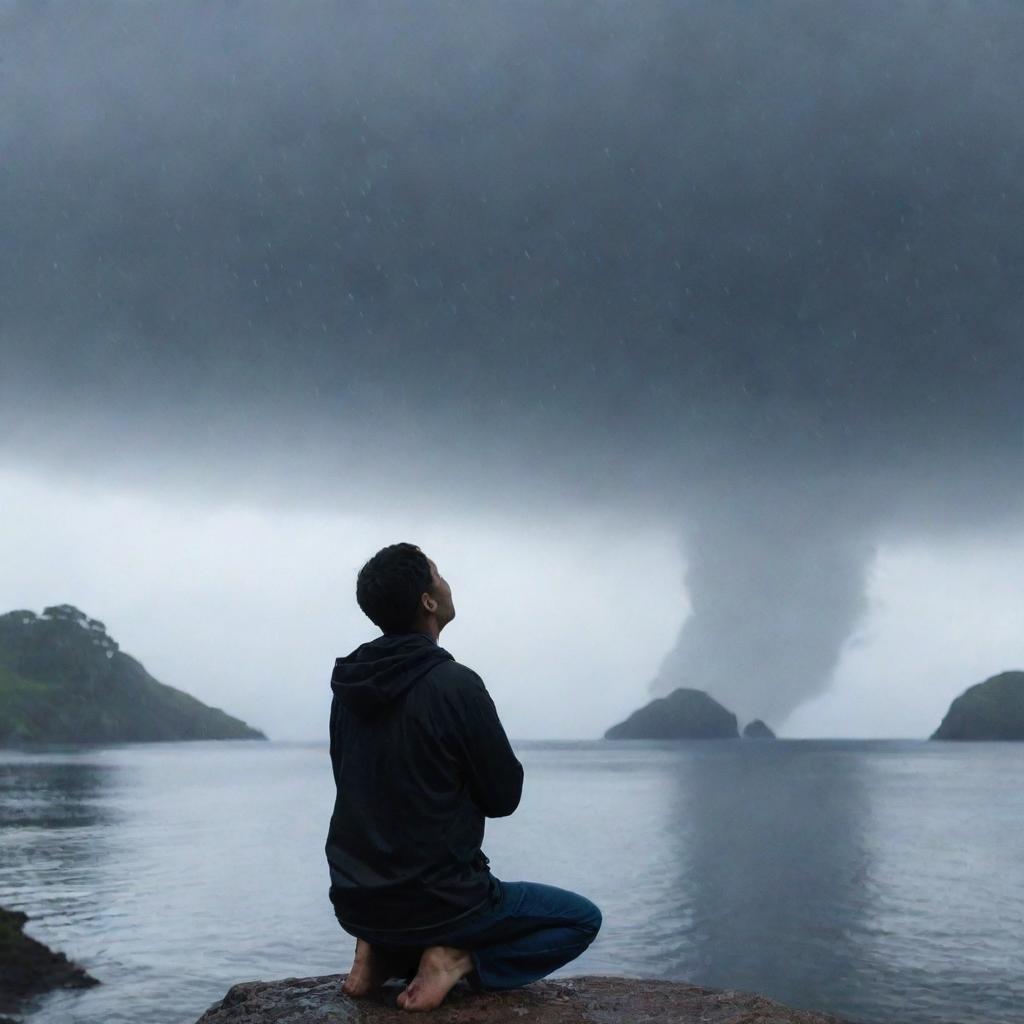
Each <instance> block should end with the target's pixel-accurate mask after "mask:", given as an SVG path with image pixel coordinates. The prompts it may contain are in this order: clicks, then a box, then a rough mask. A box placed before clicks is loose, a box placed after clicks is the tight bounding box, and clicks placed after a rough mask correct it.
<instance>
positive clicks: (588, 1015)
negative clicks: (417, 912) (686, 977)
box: [196, 974, 844, 1024]
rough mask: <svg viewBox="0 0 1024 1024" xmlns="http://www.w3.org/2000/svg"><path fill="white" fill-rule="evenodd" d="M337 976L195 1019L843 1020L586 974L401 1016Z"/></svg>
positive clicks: (389, 1001)
mask: <svg viewBox="0 0 1024 1024" xmlns="http://www.w3.org/2000/svg"><path fill="white" fill-rule="evenodd" d="M344 980H345V975H343V974H331V975H327V976H325V977H322V978H286V979H284V980H283V981H269V982H268V981H252V982H246V983H244V984H240V985H235V986H233V987H232V988H231V989H230V991H229V992H228V994H227V995H226V996H225V997H224V998H223V999H222V1000H221V1001H220V1002H219V1003H215V1004H214V1005H213V1006H211V1007H210V1009H209V1010H207V1011H206V1013H204V1014H203V1015H202V1017H200V1018H199V1020H198V1021H197V1022H196V1024H271V1022H273V1024H349V1022H359V1024H377V1022H382V1021H388V1022H391V1024H395V1022H397V1021H415V1020H418V1019H420V1018H421V1017H424V1018H425V1019H427V1020H429V1021H431V1022H432V1024H506V1022H509V1024H511V1022H516V1024H520V1022H525V1021H528V1022H530V1024H534V1022H536V1024H844V1022H843V1021H841V1020H840V1019H839V1018H838V1017H830V1016H828V1015H826V1014H820V1013H813V1012H810V1011H807V1010H791V1009H789V1008H788V1007H785V1006H783V1005H782V1004H781V1003H776V1002H775V1001H774V1000H771V999H767V998H765V997H764V996H758V995H751V994H750V993H746V992H732V991H722V990H719V989H710V988H698V987H697V986H695V985H687V984H685V983H683V982H678V981H658V980H654V979H650V980H649V979H642V978H616V977H600V976H594V975H586V976H583V977H578V978H564V979H558V980H555V981H540V982H537V983H536V984H533V985H529V986H528V987H527V988H524V989H517V990H515V991H512V992H474V991H472V990H470V989H469V988H467V987H464V986H462V985H458V986H456V988H455V989H454V990H453V991H452V993H451V994H450V995H449V996H448V999H447V1000H446V1001H445V1003H444V1005H443V1006H441V1008H440V1009H438V1010H434V1011H432V1012H431V1013H428V1014H425V1015H424V1014H414V1013H409V1014H407V1013H405V1012H403V1011H402V1010H399V1009H398V1007H397V1006H396V1005H395V996H397V995H398V993H399V992H400V991H401V986H400V985H398V984H396V983H392V984H389V985H387V986H386V987H385V988H384V989H383V990H382V991H381V992H380V993H378V994H377V995H376V996H374V997H371V998H370V999H360V1000H353V999H349V998H348V997H347V996H345V995H343V994H342V992H341V983H342V981H344Z"/></svg>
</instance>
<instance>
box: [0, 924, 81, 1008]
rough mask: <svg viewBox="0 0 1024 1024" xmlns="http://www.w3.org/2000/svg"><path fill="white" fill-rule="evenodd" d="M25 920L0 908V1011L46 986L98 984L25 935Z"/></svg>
mask: <svg viewBox="0 0 1024 1024" xmlns="http://www.w3.org/2000/svg"><path fill="white" fill-rule="evenodd" d="M27 920H28V916H27V915H26V914H23V913H21V912H20V911H16V910H5V909H4V908H3V907H0V1014H2V1013H13V1012H15V1011H17V1010H18V1009H19V1007H20V1005H21V1003H22V1001H23V1000H25V999H27V998H29V997H30V996H35V995H40V994H41V993H43V992H49V991H50V989H54V988H87V987H88V986H90V985H97V984H99V982H97V981H96V979H95V978H93V977H91V976H90V975H89V974H87V973H86V972H85V971H84V970H83V969H82V968H81V967H78V966H77V965H76V964H73V963H71V961H70V960H68V958H67V957H66V956H65V955H64V954H63V953H55V952H54V951H53V950H52V949H49V948H48V947H46V946H44V945H43V944H42V943H41V942H37V941H36V940H35V939H33V938H30V937H29V936H28V935H25V934H24V932H23V931H22V929H23V928H24V927H25V922H26V921H27ZM3 1020H4V1018H3V1017H0V1024H2V1022H3Z"/></svg>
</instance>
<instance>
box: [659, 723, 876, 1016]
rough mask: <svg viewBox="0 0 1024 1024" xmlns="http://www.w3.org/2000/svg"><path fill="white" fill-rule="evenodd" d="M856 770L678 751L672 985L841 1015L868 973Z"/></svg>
mask: <svg viewBox="0 0 1024 1024" xmlns="http://www.w3.org/2000/svg"><path fill="white" fill-rule="evenodd" d="M858 763H859V762H858V760H857V759H856V758H852V757H851V758H844V757H842V756H841V755H840V756H837V752H836V747H835V744H832V745H831V749H829V750H827V751H825V750H823V749H822V748H821V747H819V746H818V745H816V744H814V743H785V742H779V743H749V742H744V743H739V744H737V743H736V742H735V741H733V742H728V741H726V742H718V741H711V742H704V743H699V744H695V743H691V744H687V745H686V749H685V751H684V752H681V754H680V760H679V764H678V765H677V770H676V771H675V772H674V773H672V785H673V787H674V792H675V799H674V806H673V810H672V814H673V817H674V820H676V821H677V822H679V823H681V830H682V831H683V832H684V833H685V835H686V844H685V849H684V850H683V851H682V856H681V857H680V859H679V861H678V864H677V871H678V877H679V884H678V886H677V887H676V888H675V890H674V892H675V893H677V894H678V895H677V899H676V901H675V902H674V905H673V909H672V911H671V913H672V916H673V917H675V918H676V919H678V920H684V919H685V920H689V921H690V922H691V925H690V931H689V935H688V936H687V941H686V943H685V944H680V945H679V946H678V949H677V951H676V953H675V955H674V957H673V958H672V962H671V963H670V964H669V965H668V968H667V970H668V972H670V973H671V974H672V975H673V976H676V977H680V978H689V979H690V980H692V981H694V982H696V983H698V984H704V985H709V986H712V987H716V988H738V989H746V990H749V991H755V992H763V993H766V994H768V995H771V996H773V997H774V998H777V999H780V1000H782V1001H784V1002H787V1003H790V1004H792V1005H795V1006H804V1007H812V1008H821V1009H829V1010H831V1011H832V1012H836V1013H839V1012H845V1013H846V1014H848V1015H849V1014H851V1013H852V1012H853V1011H854V1009H855V1008H856V1006H857V1003H858V996H857V994H858V992H860V993H863V991H864V986H865V984H866V983H868V978H867V975H868V974H870V972H871V965H870V954H869V951H868V950H867V948H866V945H865V942H864V929H865V915H866V914H867V913H868V907H869V904H870V893H869V892H868V891H867V888H866V885H867V880H868V878H869V876H870V870H869V869H870V849H869V846H868V844H867V842H866V839H865V836H866V831H867V825H868V822H869V818H870V806H869V800H868V794H867V792H866V790H865V787H864V785H863V781H862V778H861V772H860V771H859V770H858Z"/></svg>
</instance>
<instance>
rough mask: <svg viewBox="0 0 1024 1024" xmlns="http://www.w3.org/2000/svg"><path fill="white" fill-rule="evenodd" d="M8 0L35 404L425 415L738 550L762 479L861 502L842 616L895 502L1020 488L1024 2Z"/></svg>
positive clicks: (265, 419)
mask: <svg viewBox="0 0 1024 1024" xmlns="http://www.w3.org/2000/svg"><path fill="white" fill-rule="evenodd" d="M0 12H2V13H0V19H2V24H0V76H2V82H0V147H2V166H0V233H2V237H3V249H2V251H0V317H2V322H0V331H2V334H0V344H2V346H3V348H2V351H3V362H4V367H3V374H2V381H0V400H2V402H3V410H2V411H0V417H3V421H4V423H3V425H4V427H5V430H6V433H7V436H8V438H9V440H10V443H11V444H15V445H19V446H22V447H23V448H24V449H25V450H28V449H31V450H33V451H37V452H38V454H39V457H41V458H42V457H46V455H47V452H52V451H56V450H61V449H62V447H63V448H64V449H67V448H69V447H70V448H74V449H75V451H76V453H78V454H80V449H78V448H75V442H74V441H72V440H70V439H69V438H68V436H67V424H70V423H74V424H75V425H76V426H75V430H76V432H77V433H78V436H79V437H81V436H82V433H83V432H82V424H83V423H84V424H88V425H89V426H90V428H91V429H92V430H94V431H95V434H94V435H91V436H94V437H95V438H96V439H97V442H96V443H97V445H98V446H99V447H101V448H102V449H103V451H104V457H106V458H109V457H110V456H109V448H108V447H107V445H106V442H105V441H104V440H103V439H111V438H113V437H117V438H119V444H120V445H121V448H122V450H124V451H125V452H126V453H127V455H126V457H127V458H129V460H131V459H134V458H138V457H140V456H141V454H145V456H146V458H147V460H151V459H152V458H154V453H155V452H156V453H162V454H161V455H159V458H162V459H164V460H166V461H167V467H168V470H169V471H170V470H171V469H172V468H173V467H174V466H177V467H178V471H181V467H182V466H184V467H185V472H186V473H195V474H196V475H197V476H198V475H199V469H198V468H197V465H196V464H197V462H199V463H204V464H205V463H210V464H216V462H217V458H218V451H222V452H223V453H224V456H223V457H224V458H227V456H228V454H229V453H237V452H238V451H239V450H250V451H251V450H253V449H256V450H258V451H260V452H261V453H263V454H262V458H263V459H264V460H265V461H266V462H267V464H268V465H270V466H272V467H278V468H279V469H280V471H281V472H282V473H284V472H292V473H295V474H296V475H297V476H298V477H305V478H308V477H312V476H315V475H317V474H318V473H319V474H320V475H322V473H323V468H324V467H331V468H332V471H338V470H345V469H346V468H347V467H349V466H351V465H352V464H353V463H355V462H357V461H359V459H360V458H361V456H362V455H363V454H364V453H365V452H366V451H368V450H369V451H377V450H401V451H403V452H405V453H406V454H407V455H408V456H409V457H410V458H411V459H412V461H413V462H415V460H416V458H420V457H421V458H422V459H423V460H425V462H424V464H426V465H429V466H430V468H431V471H433V470H435V469H436V468H439V467H443V466H448V467H450V469H451V471H452V474H453V476H454V477H455V478H456V479H457V480H459V479H462V478H463V477H465V476H468V475H469V474H470V473H475V472H479V473H482V474H483V476H484V477H485V478H487V479H490V480H491V481H496V480H498V479H499V478H500V477H501V476H502V475H503V473H504V474H506V479H508V480H511V481H512V486H513V489H515V488H521V489H524V490H525V491H527V492H529V491H530V490H531V488H533V489H537V488H542V487H543V488H546V489H548V490H550V489H557V487H558V484H559V481H563V482H564V481H569V482H571V484H572V486H574V487H576V488H581V489H582V490H583V491H584V492H586V493H589V494H593V495H604V496H607V495H608V494H611V493H622V492H626V493H627V494H632V495H633V496H634V497H633V499H632V500H634V501H638V502H639V504H643V503H645V502H646V500H647V495H653V496H657V500H658V501H659V502H661V503H662V504H661V507H664V508H665V509H666V511H667V513H668V514H672V515H678V516H679V518H680V519H683V518H687V519H688V520H690V521H692V522H693V523H695V524H697V525H696V526H695V527H693V529H694V530H695V532H694V534H693V536H695V537H696V536H700V537H704V538H705V542H706V543H707V544H709V545H712V546H715V545H716V544H718V545H719V547H721V545H725V547H721V550H722V551H726V552H727V551H728V544H727V542H726V540H725V538H726V537H727V536H728V535H729V530H728V529H726V528H724V527H721V528H720V525H719V520H718V514H719V510H720V508H721V504H722V502H723V501H725V500H735V498H734V497H733V496H734V495H735V494H736V493H737V491H736V488H737V486H738V484H737V482H738V481H742V482H743V487H744V488H745V489H746V491H745V493H748V494H752V495H758V494H760V495H762V496H763V497H762V498H761V499H760V500H762V502H763V503H765V505H766V507H770V509H771V510H772V511H770V513H768V514H769V517H771V516H774V517H775V518H777V519H779V520H781V521H789V520H791V519H793V518H794V516H790V514H789V513H790V511H792V510H793V509H796V510H797V511H796V512H795V519H796V520H797V521H799V519H800V517H801V515H802V513H801V512H799V509H800V508H804V507H813V508H815V509H817V514H818V516H819V518H820V519H822V520H824V519H826V518H827V519H828V524H827V525H822V526H820V527H818V528H816V530H815V531H812V535H813V536H815V537H817V538H818V542H820V543H818V547H819V550H825V549H831V550H834V545H831V546H830V542H829V541H828V538H835V539H836V543H838V544H840V546H842V545H843V544H845V543H846V540H847V538H849V537H850V536H853V537H854V539H853V540H852V541H850V544H851V545H852V548H851V549H850V550H851V551H855V552H859V554H853V553H847V554H843V555H841V556H836V557H837V558H838V563H842V564H843V565H845V566H848V568H849V571H848V572H846V573H843V572H840V573H839V574H838V575H839V576H841V577H842V578H843V581H844V582H842V583H841V590H842V594H841V595H837V597H836V601H835V602H834V603H835V605H836V608H837V612H836V615H835V616H834V617H833V619H832V626H831V627H830V628H829V629H828V630H826V631H825V633H824V634H822V637H823V639H822V643H823V644H824V646H825V647H830V649H832V650H833V651H834V649H835V644H834V635H842V634H843V633H844V632H845V631H846V629H847V628H848V626H849V624H850V622H851V621H852V619H853V618H855V616H856V608H857V607H859V602H858V599H857V598H856V596H855V595H854V591H856V589H857V586H856V580H858V579H859V577H860V575H862V571H863V564H864V561H863V560H864V559H865V558H867V557H868V556H867V555H866V554H864V552H868V551H870V549H871V547H872V538H873V537H877V536H878V535H879V533H880V532H884V530H885V529H886V528H887V524H892V523H909V524H911V528H912V527H913V524H915V523H919V522H925V521H932V520H934V521H945V520H950V521H954V520H955V521H968V522H971V521H979V522H980V521H982V520H987V519H993V518H994V519H999V518H1001V517H1003V518H1005V513H1006V509H1007V508H1008V507H1009V506H1010V505H1011V504H1013V507H1014V509H1015V510H1017V509H1019V496H1020V469H1021V458H1020V456H1021V445H1022V429H1021V384H1022V381H1024V342H1022V330H1024V301H1022V285H1024V274H1022V267H1024V209H1022V204H1021V193H1020V188H1019V178H1020V169H1021V166H1022V157H1024V128H1022V124H1024V121H1022V118H1021V113H1022V109H1021V101H1020V88H1019V74H1020V71H1019V68H1020V55H1021V52H1022V46H1024V14H1022V13H1021V11H1020V9H1019V7H1018V6H1017V5H1016V4H1011V3H998V2H992V3H982V4H966V3H922V2H906V3H901V4H891V3H885V4H882V3H873V2H857V3H835V4H817V3H796V2H789V3H766V4H759V5H748V4H744V3H730V2H714V3H711V2H698V3H687V4H681V3H675V2H673V3H657V2H647V3H642V4H636V3H611V2H608V3H596V4H594V3H587V4H584V3H578V4H562V3H556V4H552V3H550V2H546V3H524V2H516V3H511V2H509V3H500V4H499V3H495V4H459V3H451V2H445V3H409V4H406V3H389V4H385V5H377V4H371V3H357V2H351V3H338V4H321V3H313V2H310V3H305V4H292V3H275V4H266V5H264V4H258V3H253V4H245V5H235V4H231V3H212V4H211V3H203V4H198V3H175V4H171V3H166V4H164V3H141V2H137V3H127V2H122V3H96V4H90V5H77V4H71V3H68V4H62V3H45V4H38V3H14V4H12V3H7V4H4V5H3V6H2V7H0ZM133 436H134V437H136V438H139V439H141V440H139V441H137V442H136V451H135V452H134V454H133V453H132V452H131V451H130V449H131V445H132V442H131V440H130V438H131V437H133ZM197 439H201V440H203V441H204V446H203V448H202V450H201V457H197V455H196V448H195V444H196V441H197ZM374 441H376V442H377V443H378V444H379V446H380V448H379V449H377V448H373V447H369V448H368V447H367V445H368V444H371V445H372V443H373V442H374ZM439 451H440V452H441V453H442V455H440V456H439V455H438V452H439ZM431 453H433V454H431ZM445 460H449V461H447V462H446V461H445ZM161 465H162V463H161ZM296 467H298V468H297V469H296ZM527 472H529V473H530V474H532V477H531V482H526V481H525V480H524V474H525V473H527ZM820 476H824V477H827V478H829V479H832V478H839V479H840V480H841V481H842V484H841V486H840V487H839V490H840V492H841V493H842V494H843V495H844V497H843V500H831V499H829V500H822V501H820V502H816V501H815V500H814V499H813V498H811V499H805V498H794V497H793V489H794V488H795V489H796V490H797V491H800V492H802V491H804V490H806V489H807V488H808V487H810V488H811V490H812V492H813V491H814V487H813V482H814V481H815V480H816V479H818V478H819V477H820ZM780 480H785V481H786V482H787V483H786V485H785V486H779V485H778V481H780ZM936 481H939V483H936ZM761 485H763V488H761ZM759 488H761V489H759ZM979 489H983V493H984V494H985V495H986V498H979ZM637 495H638V496H639V497H638V498H637V497H636V496H637ZM1014 503H1016V504H1014ZM735 521H736V522H741V521H742V519H738V520H735ZM701 523H704V524H706V525H705V526H703V527H702V526H701V525H700V524H701ZM851 531H852V533H851ZM776 534H777V531H776V533H773V531H772V530H771V529H769V528H767V527H766V531H765V538H766V540H765V543H767V544H774V543H776ZM715 537H718V538H719V541H715V540H714V539H713V538H715ZM811 547H814V545H811V544H809V546H808V550H810V548H811ZM844 550H845V549H844ZM716 557H717V556H714V555H713V554H712V556H711V560H712V563H714V561H715V558H716ZM838 563H837V564H838ZM766 565H767V563H766ZM704 575H708V574H704ZM691 577H692V578H691V583H693V582H694V581H695V580H696V579H698V578H700V577H701V573H700V572H699V571H698V570H697V569H696V568H691ZM707 585H708V586H712V583H711V582H710V580H709V581H708V583H707ZM737 589H738V592H739V591H744V588H743V587H742V586H740V587H738V588H737ZM782 589H783V590H785V588H784V587H783V588H782ZM797 590H799V588H797ZM745 592H748V593H752V592H756V587H755V588H753V589H751V588H747V589H746V591H745ZM809 593H810V591H809V592H808V595H809ZM844 595H845V596H844ZM810 599H811V598H810V597H809V596H806V595H805V598H796V597H794V598H793V600H794V601H798V600H799V601H804V600H810ZM827 604H828V602H826V605H827ZM695 606H698V607H699V601H697V600H695ZM723 639H724V637H723V636H722V635H720V634H719V633H717V632H715V633H714V636H713V637H711V638H710V639H709V640H708V643H707V644H704V642H703V641H702V642H701V644H700V645H698V646H700V647H702V648H703V647H705V646H709V649H710V648H714V647H716V646H720V644H721V642H722V640H723ZM688 642H689V641H688ZM812 646H813V645H812ZM827 661H828V658H827V657H823V656H819V655H815V656H814V657H813V658H812V659H811V662H810V663H809V664H808V667H807V669H806V672H805V673H804V675H805V676H806V680H805V682H804V683H803V684H800V686H802V687H803V691H804V692H807V690H808V688H813V686H815V685H820V678H821V673H822V668H821V666H822V665H823V664H825V662H827ZM787 671H789V670H788V669H787ZM796 675H797V676H800V672H796ZM808 680H817V682H809V681H808ZM800 686H798V687H797V688H798V689H799V688H800ZM780 706H781V705H780Z"/></svg>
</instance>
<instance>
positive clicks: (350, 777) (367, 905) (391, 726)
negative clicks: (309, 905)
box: [326, 633, 523, 931]
mask: <svg viewBox="0 0 1024 1024" xmlns="http://www.w3.org/2000/svg"><path fill="white" fill-rule="evenodd" d="M331 689H332V690H333V691H334V699H333V700H332V702H331V765H332V767H333V769H334V782H335V785H336V786H337V798H336V800H335V804H334V814H333V815H332V817H331V827H330V832H329V833H328V836H327V847H326V849H327V863H328V865H329V866H330V872H331V902H332V903H333V904H334V910H335V913H336V914H337V917H338V920H339V921H340V922H341V923H342V924H343V925H345V926H346V927H349V928H359V927H362V928H365V929H369V930H373V931H384V930H395V931H407V930H410V929H416V928H428V927H430V926H433V925H436V924H443V923H445V922H448V921H452V920H455V919H457V918H459V917H462V916H463V915H464V914H467V913H469V912H471V911H472V910H474V909H476V908H477V907H480V906H482V905H484V904H485V903H487V901H488V900H489V899H490V898H491V896H492V894H493V892H494V883H493V879H492V876H491V873H490V870H489V869H488V867H487V863H488V862H487V858H486V857H485V856H484V854H483V852H482V851H481V849H480V844H481V842H482V841H483V836H484V818H485V817H488V818H500V817H504V816H505V815H508V814H511V813H512V812H513V811H514V810H515V809H516V807H517V806H518V805H519V797H520V795H521V793H522V788H523V767H522V765H521V764H520V763H519V761H518V760H517V759H516V756H515V754H514V753H513V752H512V748H511V747H510V746H509V742H508V739H507V737H506V736H505V730H504V729H503V728H502V726H501V722H500V721H499V720H498V714H497V712H496V711H495V708H494V703H493V701H492V700H491V698H490V695H489V694H488V693H487V689H486V688H485V687H484V684H483V681H482V680H481V679H480V677H479V676H478V675H477V674H476V673H475V672H473V671H471V670H470V669H468V668H466V667H465V666H463V665H460V664H459V663H458V662H456V661H455V660H454V659H453V658H452V656H451V655H450V654H449V653H448V652H447V651H446V650H444V648H442V647H438V645H437V644H436V643H434V641H433V640H431V639H430V637H428V636H425V635H423V634H421V633H406V634H385V635H384V636H381V637H378V638H377V639H376V640H372V641H370V642H369V643H366V644H363V645H362V646H361V647H358V648H357V649H356V650H355V651H353V652H352V653H351V654H350V655H348V657H346V658H339V659H338V660H337V662H335V666H334V674H333V676H332V677H331Z"/></svg>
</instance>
